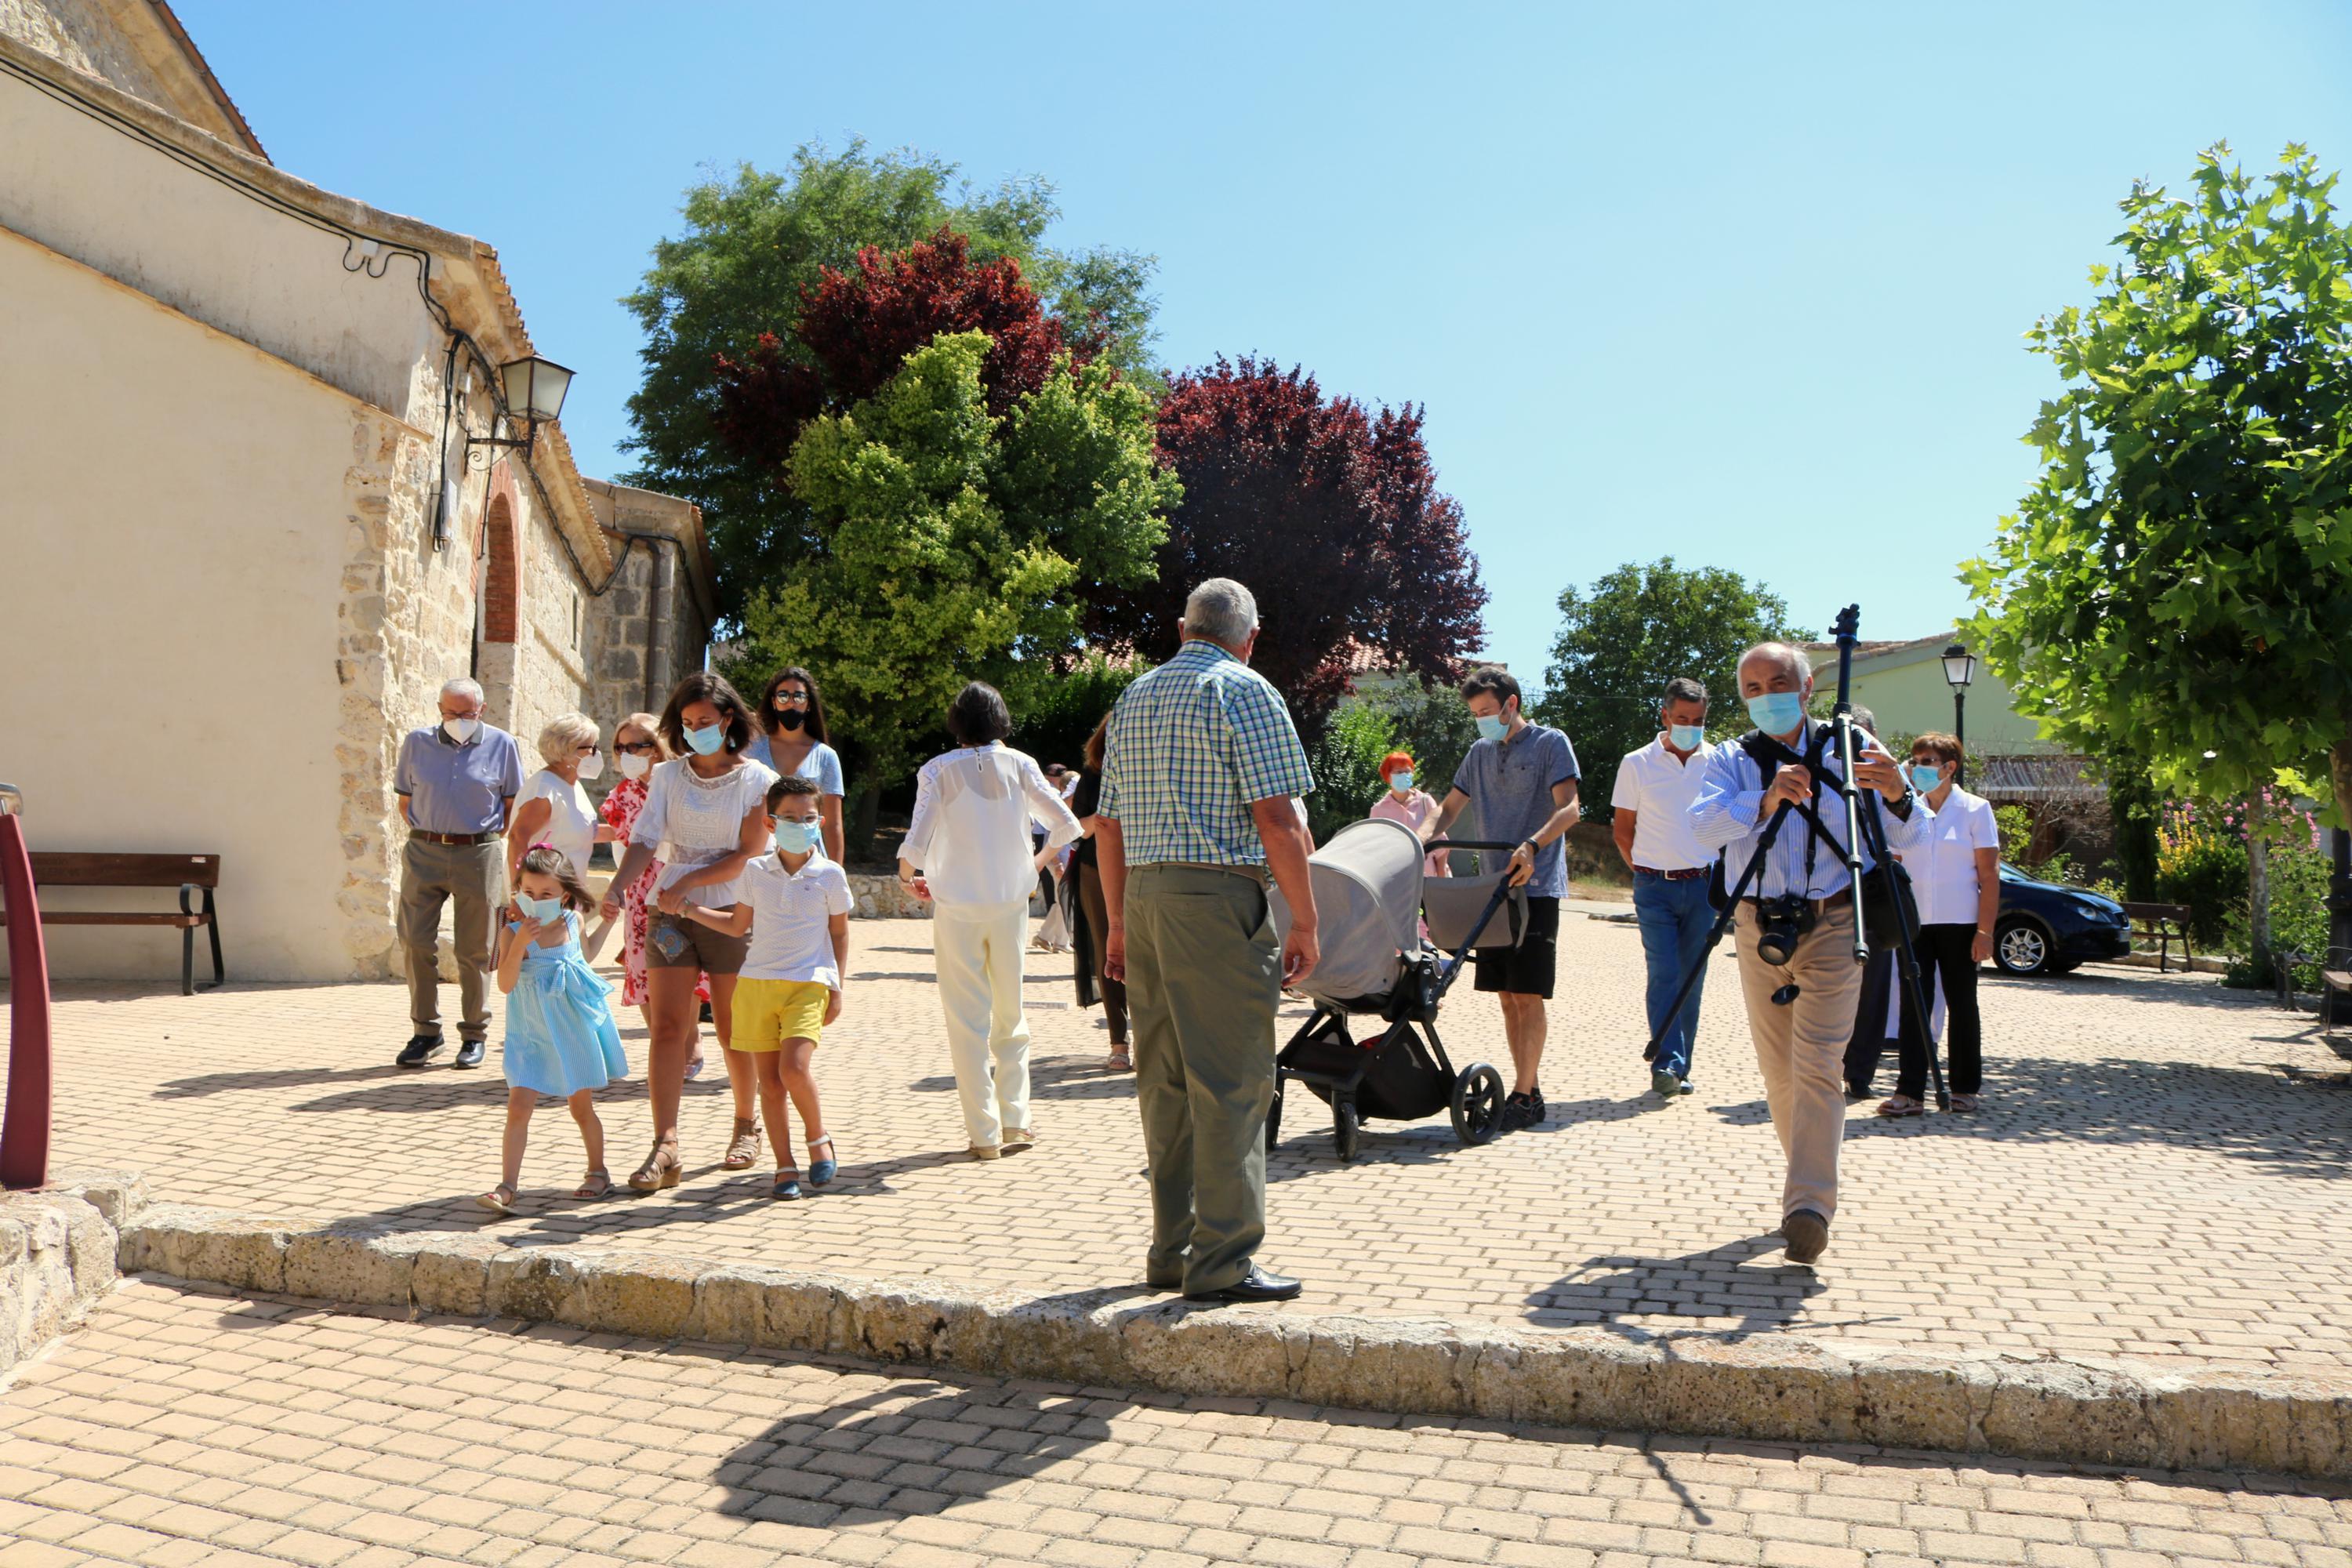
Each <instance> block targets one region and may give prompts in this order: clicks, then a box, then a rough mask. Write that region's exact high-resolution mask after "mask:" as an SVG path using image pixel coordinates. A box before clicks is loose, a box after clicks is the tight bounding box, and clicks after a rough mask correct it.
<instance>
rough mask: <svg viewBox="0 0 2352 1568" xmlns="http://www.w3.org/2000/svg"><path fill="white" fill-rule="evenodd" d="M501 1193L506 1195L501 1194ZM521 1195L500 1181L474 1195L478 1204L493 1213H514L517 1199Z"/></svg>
mask: <svg viewBox="0 0 2352 1568" xmlns="http://www.w3.org/2000/svg"><path fill="white" fill-rule="evenodd" d="M500 1194H504V1195H503V1196H501V1195H500ZM520 1196H521V1194H520V1193H518V1192H516V1191H515V1190H514V1189H513V1188H512V1187H510V1186H509V1185H507V1184H505V1183H504V1182H500V1183H499V1184H498V1185H497V1186H495V1187H492V1188H491V1189H490V1190H489V1191H488V1192H487V1193H479V1194H476V1195H475V1197H474V1201H475V1202H476V1203H477V1204H479V1205H481V1206H482V1207H484V1208H486V1209H488V1210H489V1211H490V1212H491V1213H492V1214H512V1213H514V1205H515V1199H516V1198H518V1197H520Z"/></svg>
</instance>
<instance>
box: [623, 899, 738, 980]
mask: <svg viewBox="0 0 2352 1568" xmlns="http://www.w3.org/2000/svg"><path fill="white" fill-rule="evenodd" d="M750 953H751V937H750V936H749V935H748V934H746V935H743V936H729V935H728V934H727V933H726V932H725V931H712V930H711V929H710V928H709V926H707V925H704V924H703V923H702V922H701V921H698V920H691V919H689V918H688V917H687V916H685V915H666V914H664V913H662V912H661V911H660V910H654V911H653V912H652V913H651V914H649V915H648V916H646V968H647V969H698V970H700V971H701V972H702V973H705V974H740V973H743V960H744V959H745V958H746V957H748V956H749V955H750Z"/></svg>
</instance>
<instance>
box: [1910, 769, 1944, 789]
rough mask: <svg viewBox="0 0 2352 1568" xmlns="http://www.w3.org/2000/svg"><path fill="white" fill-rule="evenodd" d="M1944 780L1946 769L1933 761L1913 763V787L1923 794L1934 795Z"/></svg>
mask: <svg viewBox="0 0 2352 1568" xmlns="http://www.w3.org/2000/svg"><path fill="white" fill-rule="evenodd" d="M1943 782H1944V770H1943V769H1941V768H1939V767H1937V766H1936V764H1935V763H1912V764H1911V787H1912V788H1913V789H1916V790H1917V791H1918V792H1919V793H1920V794H1921V795H1933V794H1935V793H1936V791H1937V787H1938V786H1940V785H1941V784H1943Z"/></svg>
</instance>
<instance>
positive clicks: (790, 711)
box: [776, 708, 808, 730]
mask: <svg viewBox="0 0 2352 1568" xmlns="http://www.w3.org/2000/svg"><path fill="white" fill-rule="evenodd" d="M807 722H808V715H807V714H805V713H803V712H802V711H801V710H799V709H797V708H779V709H777V710H776V728H777V729H779V730H797V729H799V728H800V727H801V726H802V725H803V724H805V723H807Z"/></svg>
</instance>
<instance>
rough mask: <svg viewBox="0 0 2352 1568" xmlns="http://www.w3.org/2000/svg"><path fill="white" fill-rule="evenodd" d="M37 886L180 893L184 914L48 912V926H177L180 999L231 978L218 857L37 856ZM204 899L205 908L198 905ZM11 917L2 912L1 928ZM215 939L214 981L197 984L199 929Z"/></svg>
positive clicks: (45, 916)
mask: <svg viewBox="0 0 2352 1568" xmlns="http://www.w3.org/2000/svg"><path fill="white" fill-rule="evenodd" d="M32 861H33V885H34V887H35V888H36V889H40V888H177V889H180V909H179V912H178V913H176V914H174V913H172V912H171V911H169V910H42V911H41V923H42V924H43V925H45V926H174V927H177V928H178V930H179V932H180V994H181V995H183V996H193V995H194V994H196V993H197V992H199V991H210V990H212V989H213V988H214V987H215V986H216V985H218V984H220V983H221V982H222V981H223V980H224V979H226V974H225V973H223V971H222V969H221V945H220V922H219V921H217V920H215V918H214V911H213V890H214V889H216V888H218V887H219V886H220V868H221V858H220V857H219V856H217V855H86V854H82V853H80V852H79V851H75V850H55V849H52V850H36V851H35V852H34V854H33V856H32ZM198 895H202V900H203V901H202V904H201V906H198V905H197V904H195V903H194V902H193V901H192V900H195V899H196V898H197V896H198ZM7 923H8V911H7V910H0V925H5V924H7ZM198 926H202V927H204V928H205V930H206V931H209V932H210V933H211V935H212V943H213V977H212V979H211V980H210V981H209V982H207V983H205V984H202V985H199V984H196V928H197V927H198Z"/></svg>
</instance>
